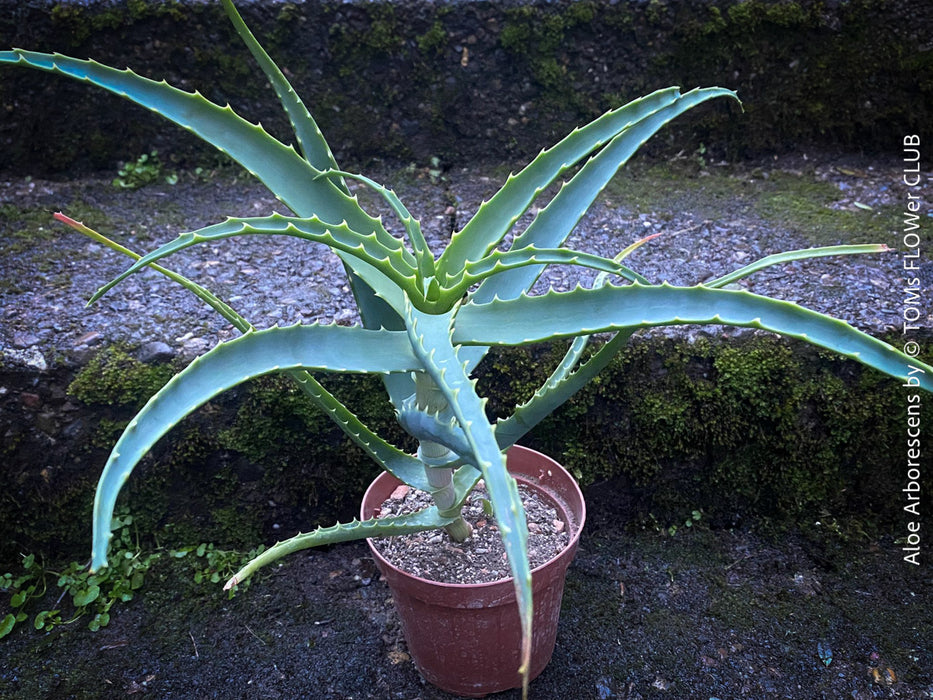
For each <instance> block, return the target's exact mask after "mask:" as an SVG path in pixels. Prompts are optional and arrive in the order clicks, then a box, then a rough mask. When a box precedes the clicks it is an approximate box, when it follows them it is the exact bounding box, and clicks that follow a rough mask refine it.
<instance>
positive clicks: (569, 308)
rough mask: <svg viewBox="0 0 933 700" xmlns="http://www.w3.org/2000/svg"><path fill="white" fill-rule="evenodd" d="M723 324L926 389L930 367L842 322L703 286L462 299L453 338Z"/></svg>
mask: <svg viewBox="0 0 933 700" xmlns="http://www.w3.org/2000/svg"><path fill="white" fill-rule="evenodd" d="M708 323H713V324H723V325H729V326H744V327H747V328H760V329H762V330H766V331H772V332H774V333H778V334H780V335H785V336H787V337H789V338H796V339H798V340H804V341H806V342H808V343H811V344H813V345H817V346H819V347H823V348H827V349H828V350H832V351H834V352H837V353H839V354H840V355H843V356H845V357H849V358H852V359H854V360H858V361H859V362H861V363H862V364H865V365H868V366H870V367H874V368H875V369H877V370H880V371H881V372H884V373H885V374H889V375H891V376H892V377H896V378H898V379H901V380H903V381H908V378H915V379H914V381H915V382H918V385H919V386H921V387H922V388H924V389H926V390H928V391H933V367H930V366H928V365H925V364H924V363H922V362H919V361H917V360H915V359H913V358H910V357H908V356H907V355H905V354H903V353H901V352H899V351H897V350H895V349H894V348H892V347H891V346H890V345H888V344H887V343H884V342H882V341H880V340H877V339H876V338H872V337H871V336H870V335H868V334H866V333H863V332H861V331H859V330H856V329H855V328H853V327H852V326H850V325H849V324H847V323H845V322H844V321H840V320H838V319H835V318H832V317H831V316H826V315H824V314H820V313H817V312H816V311H810V310H809V309H804V308H802V307H800V306H797V305H796V304H791V303H789V302H786V301H778V300H775V299H771V298H769V297H763V296H759V295H757V294H751V293H749V292H743V291H734V290H726V289H710V288H709V287H672V286H670V285H667V284H664V285H660V286H651V287H645V286H642V285H639V284H633V285H629V286H626V287H610V286H606V287H600V288H598V289H581V288H578V289H576V290H574V291H573V292H572V293H558V292H551V293H548V294H545V295H542V296H537V297H521V298H519V299H511V300H509V301H493V302H490V303H488V304H466V305H464V306H463V307H462V308H461V309H460V311H459V313H458V315H457V320H456V324H455V326H454V334H453V340H454V342H455V343H463V344H465V345H472V344H475V345H484V346H485V345H521V344H523V343H532V342H540V341H544V340H550V339H556V338H563V337H573V336H577V335H581V334H590V333H601V332H605V331H614V330H626V329H631V330H635V329H639V328H650V327H654V326H670V325H684V324H708Z"/></svg>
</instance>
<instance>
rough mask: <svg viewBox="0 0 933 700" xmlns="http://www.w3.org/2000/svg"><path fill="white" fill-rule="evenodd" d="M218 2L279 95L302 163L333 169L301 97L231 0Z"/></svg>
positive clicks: (343, 187) (334, 164)
mask: <svg viewBox="0 0 933 700" xmlns="http://www.w3.org/2000/svg"><path fill="white" fill-rule="evenodd" d="M221 3H222V4H223V7H224V11H225V12H226V13H227V17H229V18H230V21H231V22H232V23H233V26H234V28H235V29H236V32H237V34H239V35H240V38H241V39H243V42H244V43H245V44H246V46H247V48H248V49H249V51H250V53H252V54H253V57H254V58H255V59H256V62H257V63H258V64H259V66H260V68H262V71H263V72H264V73H265V74H266V77H267V78H268V79H269V82H270V83H271V85H272V88H273V89H274V90H275V93H276V95H278V97H279V101H280V102H281V103H282V107H283V108H284V109H285V112H286V114H288V119H289V121H290V122H291V124H292V129H293V130H294V132H295V138H296V139H298V146H299V148H300V149H301V152H302V153H303V154H304V157H305V160H307V161H308V162H309V163H310V164H311V165H312V166H314V167H315V168H317V169H318V170H329V169H336V168H337V161H336V159H335V158H334V154H333V152H332V151H331V150H330V146H328V145H327V141H326V140H325V139H324V134H322V133H321V130H320V128H318V125H317V122H315V121H314V117H312V116H311V113H310V112H309V111H308V108H307V107H305V104H304V102H302V100H301V97H299V96H298V94H297V93H296V92H295V90H294V89H293V88H292V86H291V83H289V82H288V79H287V78H286V77H285V75H284V74H283V73H282V71H281V70H280V69H279V67H278V66H277V65H276V64H275V62H274V61H273V60H272V59H271V58H269V54H267V53H266V51H265V49H263V48H262V46H261V45H260V44H259V42H258V41H256V37H255V36H253V33H252V32H251V31H250V30H249V27H247V26H246V23H245V22H244V21H243V18H242V17H241V16H240V13H239V12H238V11H237V9H236V7H235V6H234V4H233V2H232V0H221ZM336 184H337V186H338V187H340V189H341V190H343V192H344V193H346V194H349V191H348V190H347V188H346V185H345V184H343V183H342V182H341V181H340V180H339V178H338V180H337V183H336Z"/></svg>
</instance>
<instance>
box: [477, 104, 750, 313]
mask: <svg viewBox="0 0 933 700" xmlns="http://www.w3.org/2000/svg"><path fill="white" fill-rule="evenodd" d="M717 97H731V98H733V99H735V100H738V98H737V97H736V95H735V93H734V92H733V91H731V90H725V89H723V88H705V89H696V90H691V91H690V92H687V93H685V94H683V95H681V94H679V93H678V94H677V97H676V99H675V100H674V101H673V102H672V103H671V104H669V105H666V106H664V107H661V108H660V109H657V110H656V111H653V112H651V113H649V114H646V115H644V116H643V117H642V118H640V119H638V120H637V121H635V122H634V123H632V124H631V125H629V126H628V127H626V128H625V129H624V130H623V131H622V132H621V133H619V134H618V135H617V136H615V137H614V138H613V139H612V140H611V141H610V142H609V143H608V144H606V146H605V147H603V149H602V150H600V151H599V153H597V154H596V155H594V156H593V157H592V158H590V159H589V161H587V163H586V164H585V165H584V166H583V167H582V168H581V169H580V171H579V172H578V173H577V174H576V175H574V176H573V178H572V179H571V180H570V181H569V182H567V183H565V184H564V185H563V186H562V187H561V189H560V191H559V192H558V193H557V194H556V195H555V196H554V198H553V199H552V200H551V201H550V202H549V203H548V205H547V206H546V207H544V208H543V209H542V210H541V211H540V212H538V215H537V216H536V217H535V219H534V221H532V222H531V224H529V226H528V228H527V229H525V230H524V231H523V232H522V233H521V235H519V236H517V237H516V239H515V241H514V242H513V243H512V247H511V249H512V250H520V249H524V248H526V247H529V246H538V247H543V248H557V247H559V246H561V245H563V243H564V241H565V240H566V239H567V236H569V235H570V233H571V231H573V229H574V227H576V225H577V223H578V222H579V221H580V219H581V218H583V216H584V214H586V212H587V211H589V209H590V207H591V206H592V204H593V202H594V201H596V197H598V196H599V193H600V192H602V191H603V189H604V188H605V187H606V185H607V184H608V183H609V181H610V180H611V179H612V178H613V176H614V175H615V174H616V173H617V172H618V171H619V168H621V167H622V166H623V165H625V163H626V162H628V160H629V158H631V157H632V155H634V154H635V152H636V151H637V150H638V149H639V148H641V146H642V145H643V144H644V143H645V142H646V141H647V140H648V139H649V138H651V137H652V136H653V135H654V134H655V133H657V132H658V131H659V130H660V129H661V128H662V127H664V126H665V125H666V124H667V123H668V122H670V121H672V120H673V119H675V118H677V117H678V116H680V115H681V114H683V113H684V112H687V111H688V110H691V109H693V108H694V107H696V106H697V105H700V104H702V103H703V102H706V101H707V100H711V99H714V98H717ZM543 269H544V268H543V267H537V268H531V267H526V268H523V269H521V270H516V271H514V272H511V273H508V274H506V275H499V276H498V277H496V278H495V279H490V280H488V282H486V283H485V284H484V285H483V287H482V288H481V289H479V290H477V293H476V294H475V295H474V299H475V301H477V302H479V303H481V302H484V301H490V300H491V299H493V298H494V297H498V298H500V299H508V298H511V297H517V296H518V295H519V294H521V293H522V292H524V291H527V290H528V289H530V288H531V285H532V284H534V281H535V280H536V279H537V278H538V276H539V275H540V274H541V272H542V270H543ZM643 283H646V282H643Z"/></svg>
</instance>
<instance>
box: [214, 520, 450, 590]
mask: <svg viewBox="0 0 933 700" xmlns="http://www.w3.org/2000/svg"><path fill="white" fill-rule="evenodd" d="M453 520H454V518H445V517H442V516H441V515H440V514H439V513H438V512H437V507H436V506H430V507H428V508H425V509H424V510H420V511H418V512H416V513H408V514H407V515H396V516H390V517H385V518H369V519H368V520H363V521H360V520H353V521H352V522H349V523H337V524H336V525H332V526H330V527H319V528H317V529H316V530H313V531H311V532H299V533H298V534H297V535H295V536H294V537H291V538H289V539H287V540H284V541H282V542H276V543H275V544H274V545H273V546H272V547H270V548H269V549H267V550H265V551H263V552H262V553H261V554H259V555H258V556H257V557H255V558H254V559H252V560H250V561H249V562H248V563H247V564H246V565H245V566H243V568H241V569H240V570H239V571H237V572H236V573H235V574H234V575H233V576H232V577H231V578H230V580H229V581H227V583H226V584H225V585H224V590H225V591H226V590H229V589H231V588H234V587H235V586H237V585H239V584H240V583H242V582H243V581H245V580H246V579H247V578H249V577H250V576H252V575H253V574H254V573H256V571H257V570H258V569H260V568H262V567H263V566H268V565H269V564H271V563H272V562H274V561H277V560H279V559H281V558H282V557H284V556H286V555H287V554H292V553H293V552H298V551H301V550H302V549H310V548H311V547H320V546H321V545H327V544H336V543H337V542H349V541H351V540H362V539H365V538H367V537H394V536H397V535H410V534H412V533H415V532H424V531H425V530H435V529H439V528H442V527H444V526H445V525H449V524H450V523H451V522H452V521H453Z"/></svg>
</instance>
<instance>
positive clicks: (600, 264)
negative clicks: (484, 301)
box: [442, 246, 648, 302]
mask: <svg viewBox="0 0 933 700" xmlns="http://www.w3.org/2000/svg"><path fill="white" fill-rule="evenodd" d="M544 265H577V266H579V267H588V268H591V269H593V270H600V271H601V272H605V273H607V274H611V275H618V276H619V277H622V278H624V279H627V280H629V281H630V282H641V283H642V284H648V280H646V279H645V278H644V277H642V276H641V275H639V274H638V273H637V272H635V271H634V270H631V269H629V268H628V267H626V266H625V265H621V264H619V263H618V262H616V261H615V260H612V259H610V258H604V257H602V256H600V255H594V254H592V253H583V252H580V251H577V250H569V249H567V248H535V247H534V246H528V247H526V248H522V249H521V250H508V251H501V250H496V251H493V252H492V253H490V254H489V255H487V256H486V257H485V258H483V259H482V260H478V261H476V262H468V263H467V264H466V265H465V266H464V268H463V270H462V271H461V272H460V274H459V275H457V276H455V277H453V278H451V280H450V282H451V287H450V289H445V290H444V291H443V296H442V298H446V299H448V301H449V302H453V301H457V300H459V299H460V298H461V297H463V295H464V294H465V293H466V292H467V290H468V289H469V288H470V287H471V286H473V285H474V284H476V283H477V282H480V281H482V280H485V279H487V278H489V277H492V276H494V275H500V274H503V273H505V272H507V271H509V270H514V269H517V268H520V267H527V266H536V267H537V266H544Z"/></svg>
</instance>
